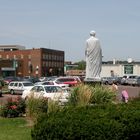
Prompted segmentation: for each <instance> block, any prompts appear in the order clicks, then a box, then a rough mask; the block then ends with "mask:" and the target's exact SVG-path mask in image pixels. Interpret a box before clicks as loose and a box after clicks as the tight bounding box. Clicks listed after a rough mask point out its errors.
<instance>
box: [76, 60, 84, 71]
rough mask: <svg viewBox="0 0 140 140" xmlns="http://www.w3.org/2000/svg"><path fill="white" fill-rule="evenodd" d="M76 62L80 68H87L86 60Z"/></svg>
mask: <svg viewBox="0 0 140 140" xmlns="http://www.w3.org/2000/svg"><path fill="white" fill-rule="evenodd" d="M74 64H76V65H78V67H77V69H78V70H85V68H86V62H85V61H84V60H81V61H79V62H75V63H74Z"/></svg>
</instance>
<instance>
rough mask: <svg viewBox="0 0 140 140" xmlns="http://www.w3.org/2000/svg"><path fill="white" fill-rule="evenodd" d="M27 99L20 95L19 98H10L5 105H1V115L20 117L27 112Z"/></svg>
mask: <svg viewBox="0 0 140 140" xmlns="http://www.w3.org/2000/svg"><path fill="white" fill-rule="evenodd" d="M25 107H26V105H25V101H24V100H23V99H22V98H21V97H20V96H18V97H17V98H15V99H14V98H12V97H10V98H8V99H7V102H6V104H5V105H3V106H1V107H0V116H2V117H9V118H11V117H18V116H22V114H23V113H25Z"/></svg>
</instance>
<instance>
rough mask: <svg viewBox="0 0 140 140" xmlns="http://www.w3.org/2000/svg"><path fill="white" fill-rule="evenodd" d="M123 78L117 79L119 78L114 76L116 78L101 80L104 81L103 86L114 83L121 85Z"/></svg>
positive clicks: (103, 78)
mask: <svg viewBox="0 0 140 140" xmlns="http://www.w3.org/2000/svg"><path fill="white" fill-rule="evenodd" d="M121 78H122V77H117V76H114V77H102V78H101V80H102V84H106V85H107V84H108V85H112V84H113V83H115V84H121Z"/></svg>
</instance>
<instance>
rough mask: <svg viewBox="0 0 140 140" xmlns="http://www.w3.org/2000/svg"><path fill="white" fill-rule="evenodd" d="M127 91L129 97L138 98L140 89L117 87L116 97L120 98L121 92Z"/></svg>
mask: <svg viewBox="0 0 140 140" xmlns="http://www.w3.org/2000/svg"><path fill="white" fill-rule="evenodd" d="M124 89H125V90H127V92H128V95H129V97H132V98H133V97H138V96H139V95H140V87H133V86H122V85H121V86H118V97H121V91H122V90H124Z"/></svg>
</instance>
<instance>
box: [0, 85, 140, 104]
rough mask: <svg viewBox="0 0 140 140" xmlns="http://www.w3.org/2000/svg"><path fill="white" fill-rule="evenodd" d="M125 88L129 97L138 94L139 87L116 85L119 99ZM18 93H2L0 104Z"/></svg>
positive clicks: (139, 91)
mask: <svg viewBox="0 0 140 140" xmlns="http://www.w3.org/2000/svg"><path fill="white" fill-rule="evenodd" d="M124 89H126V90H127V91H128V94H129V97H137V96H139V94H140V87H132V86H122V85H120V86H118V99H119V100H120V99H121V91H122V90H124ZM17 96H19V95H11V94H3V97H0V104H3V103H5V102H6V100H7V99H8V98H9V97H12V98H16V97H17Z"/></svg>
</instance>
